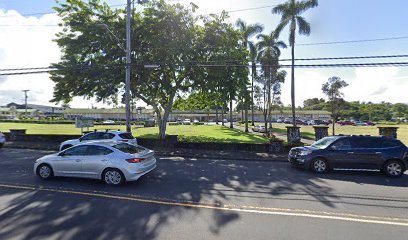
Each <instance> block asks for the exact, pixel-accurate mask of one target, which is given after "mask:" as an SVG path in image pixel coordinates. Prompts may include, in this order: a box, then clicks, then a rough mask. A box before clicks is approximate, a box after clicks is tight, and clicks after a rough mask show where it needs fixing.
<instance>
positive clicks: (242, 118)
mask: <svg viewBox="0 0 408 240" xmlns="http://www.w3.org/2000/svg"><path fill="white" fill-rule="evenodd" d="M242 101H243V100H242ZM242 105H244V104H242ZM244 121H245V120H244V108H242V110H241V122H242V123H243V122H244Z"/></svg>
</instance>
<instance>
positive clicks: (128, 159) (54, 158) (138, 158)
mask: <svg viewBox="0 0 408 240" xmlns="http://www.w3.org/2000/svg"><path fill="white" fill-rule="evenodd" d="M154 168H156V158H155V156H154V152H153V151H152V150H149V149H147V148H144V147H141V146H135V145H132V144H128V143H125V142H117V141H102V142H101V141H99V142H89V143H83V144H79V145H77V146H74V147H71V148H68V149H66V150H64V151H61V152H59V153H55V154H50V155H46V156H44V157H42V158H39V159H37V160H36V161H35V163H34V173H35V174H36V175H37V176H39V177H40V178H41V179H49V178H51V177H54V176H64V177H80V178H93V179H101V180H102V181H104V182H105V183H107V184H110V185H120V184H122V183H124V182H125V181H136V180H137V179H139V178H140V177H141V176H143V175H145V174H146V173H148V172H150V171H152V170H153V169H154Z"/></svg>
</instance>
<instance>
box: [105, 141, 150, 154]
mask: <svg viewBox="0 0 408 240" xmlns="http://www.w3.org/2000/svg"><path fill="white" fill-rule="evenodd" d="M113 147H114V148H116V149H118V150H119V151H122V152H124V153H130V154H134V153H140V152H143V151H145V150H146V149H145V148H143V147H140V146H135V145H131V144H127V143H119V144H116V145H114V146H113Z"/></svg>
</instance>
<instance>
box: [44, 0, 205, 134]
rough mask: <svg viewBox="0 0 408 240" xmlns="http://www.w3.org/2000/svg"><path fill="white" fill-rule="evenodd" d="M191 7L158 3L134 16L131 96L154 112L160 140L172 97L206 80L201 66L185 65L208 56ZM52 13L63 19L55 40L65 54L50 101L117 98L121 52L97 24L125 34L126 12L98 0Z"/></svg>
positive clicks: (71, 3) (71, 2) (72, 2)
mask: <svg viewBox="0 0 408 240" xmlns="http://www.w3.org/2000/svg"><path fill="white" fill-rule="evenodd" d="M194 9H195V8H194V6H193V7H192V8H191V7H184V6H182V5H180V4H175V5H172V4H166V3H165V2H164V1H163V0H160V1H156V2H155V3H151V4H149V5H147V6H146V8H144V10H143V12H142V13H138V12H135V13H134V15H133V22H134V23H135V24H134V26H133V28H132V37H133V38H132V46H133V49H132V58H134V59H132V62H135V63H137V64H135V65H132V67H133V68H134V71H132V74H133V75H132V79H133V81H132V86H131V92H132V96H134V97H137V98H139V99H141V100H142V101H144V102H145V103H147V104H148V105H150V106H151V107H152V108H153V109H154V111H155V114H156V117H157V122H158V125H159V136H160V138H161V139H163V138H165V133H166V126H167V124H166V123H167V119H168V116H169V114H170V112H171V109H172V106H173V102H174V98H175V96H176V94H178V93H186V92H189V91H191V90H192V89H196V88H197V87H198V83H199V80H201V79H202V78H203V76H204V74H203V69H202V68H200V67H197V66H192V65H188V64H185V63H187V62H197V61H201V60H202V58H203V56H204V55H205V54H207V53H206V52H204V51H202V50H201V49H200V48H198V47H197V46H199V45H200V44H201V43H200V40H201V39H200V35H201V34H202V31H203V30H202V27H201V26H200V25H199V24H198V21H199V17H197V16H195V15H194V14H193V11H194ZM55 10H56V11H57V12H58V15H59V16H60V17H61V18H62V26H63V30H62V31H61V32H60V33H58V34H57V39H56V42H57V44H58V45H59V46H60V48H61V50H62V53H63V55H62V58H61V61H60V62H59V63H57V64H54V67H56V68H57V69H58V70H57V71H55V72H52V74H51V79H52V80H53V81H54V82H55V83H56V86H55V89H54V98H53V101H55V102H59V101H64V102H69V101H70V100H71V99H72V97H74V96H83V97H88V98H90V97H96V99H97V101H106V100H109V99H115V98H116V97H117V96H118V95H120V94H121V92H122V91H123V86H124V84H123V79H124V67H123V66H124V58H123V56H124V53H123V50H122V49H121V47H120V43H119V44H118V42H117V40H116V39H115V38H112V36H110V35H109V34H108V33H107V32H106V29H102V28H99V27H98V25H99V24H101V23H103V24H106V25H107V26H108V27H109V28H110V30H111V31H112V32H113V33H114V34H115V35H116V36H124V35H125V28H124V26H125V21H126V19H125V18H124V15H123V13H124V10H123V9H111V8H110V7H109V6H108V5H107V4H106V3H104V4H101V3H100V1H99V0H90V1H89V3H87V2H84V1H78V0H67V1H66V2H64V3H60V6H59V7H56V8H55ZM119 41H120V40H119ZM180 46H183V47H180ZM148 65H150V66H151V65H154V68H146V66H148Z"/></svg>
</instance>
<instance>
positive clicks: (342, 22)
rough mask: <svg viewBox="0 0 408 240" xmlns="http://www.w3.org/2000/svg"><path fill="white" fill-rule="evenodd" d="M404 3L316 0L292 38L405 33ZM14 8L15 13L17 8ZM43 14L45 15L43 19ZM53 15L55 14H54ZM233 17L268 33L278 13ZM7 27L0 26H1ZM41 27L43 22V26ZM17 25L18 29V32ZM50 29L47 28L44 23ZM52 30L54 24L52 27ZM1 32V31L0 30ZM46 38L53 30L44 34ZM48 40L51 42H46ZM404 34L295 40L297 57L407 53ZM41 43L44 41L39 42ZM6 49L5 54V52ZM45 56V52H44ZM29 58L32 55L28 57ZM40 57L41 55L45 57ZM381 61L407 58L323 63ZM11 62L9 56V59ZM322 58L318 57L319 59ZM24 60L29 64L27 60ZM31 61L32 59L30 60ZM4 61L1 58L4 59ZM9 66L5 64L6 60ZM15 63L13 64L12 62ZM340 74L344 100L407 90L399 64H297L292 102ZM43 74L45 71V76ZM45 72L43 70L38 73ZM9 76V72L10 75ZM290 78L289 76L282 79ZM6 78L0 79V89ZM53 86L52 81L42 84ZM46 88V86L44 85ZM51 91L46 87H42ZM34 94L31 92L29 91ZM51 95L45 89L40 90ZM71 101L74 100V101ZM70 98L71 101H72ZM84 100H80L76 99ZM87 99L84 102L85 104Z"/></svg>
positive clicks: (214, 2)
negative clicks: (306, 27)
mask: <svg viewBox="0 0 408 240" xmlns="http://www.w3.org/2000/svg"><path fill="white" fill-rule="evenodd" d="M107 2H108V3H109V4H110V5H116V4H125V2H126V1H125V0H110V1H107ZM168 2H180V3H183V4H188V3H189V2H191V0H180V1H168ZM193 2H195V3H196V4H197V5H198V6H199V7H200V9H199V11H200V13H214V12H220V11H221V10H224V9H225V10H237V9H245V8H255V7H263V6H269V5H276V4H278V3H281V2H284V1H282V0H252V1H247V0H195V1H193ZM53 6H55V1H53V0H1V1H0V10H1V11H2V12H1V13H2V14H7V13H10V12H8V11H9V10H15V11H17V12H18V14H26V13H37V12H52V11H53V10H52V7H53ZM406 9H408V1H406V0H393V1H389V0H388V1H387V0H320V1H319V6H318V7H317V8H315V9H312V10H310V11H309V12H307V13H306V14H305V15H304V16H305V18H306V19H307V20H308V21H309V22H310V23H311V25H312V34H311V35H310V36H309V37H304V36H300V37H298V40H297V43H298V44H302V43H318V42H333V41H349V40H361V39H377V38H389V37H408V28H406V26H405V25H406V19H405V16H406ZM16 14H17V13H16ZM47 17H48V18H49V19H48V20H47ZM51 18H52V17H51V16H47V15H46V16H32V17H30V18H28V17H27V18H26V19H23V20H24V21H23V20H21V19H20V20H21V21H23V22H24V24H27V22H30V21H33V22H35V23H37V22H41V21H42V22H44V21H45V22H46V23H49V22H50V21H51V22H52V21H55V20H51ZM54 18H55V16H54ZM237 18H242V19H244V20H245V21H247V22H248V23H255V22H258V23H261V24H263V25H264V26H265V32H266V33H268V32H270V31H271V30H272V29H274V28H275V26H276V24H277V22H278V21H279V16H276V15H272V14H271V11H270V8H264V9H257V10H251V11H241V12H233V13H231V14H230V21H231V22H234V21H235V20H236V19H237ZM5 19H9V17H4V18H1V17H0V25H1V24H6V23H7V24H14V22H16V21H11V20H12V19H11V17H10V20H9V21H8V22H7V20H5ZM4 29H6V28H4V27H1V26H0V38H1V35H2V34H1V32H2V30H4ZM42 29H43V28H42ZM7 31H9V32H11V33H12V35H14V34H15V35H16V36H22V35H23V36H24V34H25V33H27V32H28V31H35V32H36V33H37V34H41V32H40V30H39V29H34V30H33V29H27V30H25V31H26V32H24V29H20V30H16V29H14V30H13V31H11V30H10V29H7ZM19 31H21V32H20V33H19V34H17V32H19ZM43 31H47V33H48V34H51V32H50V30H49V29H48V30H47V29H43ZM55 31H57V30H55ZM3 33H5V31H3ZM49 36H50V37H49V38H50V39H49V40H50V41H51V40H52V35H49ZM281 38H282V40H284V41H287V33H286V32H284V33H283V34H282V35H281ZM50 44H51V43H50ZM407 46H408V38H407V39H400V40H390V41H376V42H362V43H353V44H333V45H315V46H301V45H299V46H297V47H296V57H297V58H312V57H340V56H366V55H393V54H408V47H407ZM44 48H46V47H44ZM11 49H12V47H8V46H7V44H2V43H1V40H0V67H1V66H2V63H3V62H6V61H5V60H7V59H6V58H7V56H9V55H12V54H11V53H14V52H13V51H12V50H11ZM2 52H6V54H3V55H5V56H6V57H3V61H2V59H1V58H2V54H1V53H2ZM43 52H44V54H45V55H47V49H44V51H43ZM7 53H8V54H7ZM289 54H290V50H289V49H287V50H284V51H283V53H282V58H290V55H289ZM50 55H52V57H51V56H50V57H49V59H50V61H51V60H55V59H57V57H58V56H57V53H55V52H54V53H52V54H51V53H50ZM45 57H46V56H44V58H45ZM33 59H34V58H33ZM44 61H45V60H44ZM385 61H408V59H404V58H402V59H391V60H387V59H367V60H357V61H349V60H348V61H339V60H337V61H331V62H326V63H354V62H385ZM8 62H11V61H8ZM302 63H304V64H312V63H317V62H302ZM319 63H321V62H319ZM26 64H28V63H27V62H26ZM33 64H34V65H35V64H36V62H34V60H33ZM3 65H4V64H3ZM8 67H9V66H8ZM17 67H18V66H17ZM331 76H339V77H342V78H343V79H345V80H346V81H347V82H349V83H350V86H349V87H348V88H347V89H345V91H344V92H345V98H346V99H347V100H360V101H374V102H379V101H381V100H384V101H391V102H405V103H407V102H408V99H407V97H406V94H404V91H402V90H403V89H404V88H405V89H408V84H407V83H408V69H406V68H404V67H389V68H358V69H357V68H347V69H345V68H325V69H317V68H313V69H299V70H296V82H297V86H298V91H297V96H298V97H297V104H298V105H301V103H302V101H303V100H304V99H306V98H308V97H324V96H323V95H322V93H321V90H320V88H321V84H322V83H323V82H324V81H325V80H327V78H328V77H331ZM45 77H46V76H45ZM43 78H44V76H43ZM10 79H11V77H9V80H8V81H10ZM287 82H289V79H287ZM5 83H7V81H3V83H2V81H1V80H0V84H2V85H3V86H2V85H0V95H2V92H1V91H2V89H3V91H5V89H6V87H5V86H4V85H5ZM46 86H47V87H48V88H50V86H51V88H52V84H48V85H46ZM289 87H290V86H289V84H288V83H286V84H285V85H284V87H283V94H282V100H283V102H284V103H286V104H288V103H289V102H290V97H289ZM44 91H45V90H44ZM47 91H48V92H49V91H50V92H52V89H51V90H47ZM33 94H34V93H33ZM45 95H47V96H50V93H48V94H45ZM6 99H7V98H6V97H4V96H3V98H1V96H0V105H1V104H3V103H4V102H2V101H6ZM45 101H46V99H44V98H40V97H38V102H42V103H44V102H45ZM75 104H76V103H75ZM75 104H74V105H75ZM81 104H83V105H81ZM84 104H87V105H84ZM90 104H91V102H90V101H88V102H86V103H85V102H84V101H78V106H84V107H87V106H88V107H89V106H90Z"/></svg>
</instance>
